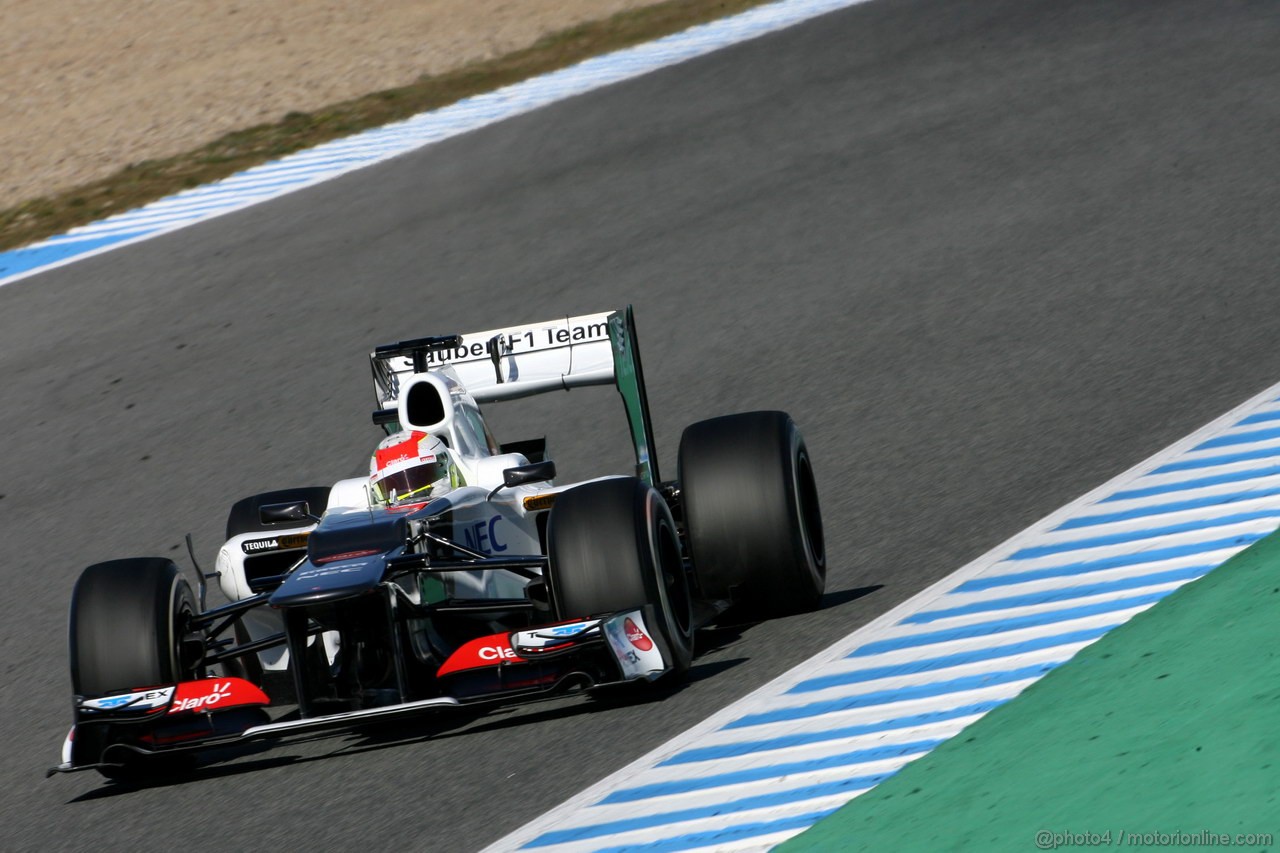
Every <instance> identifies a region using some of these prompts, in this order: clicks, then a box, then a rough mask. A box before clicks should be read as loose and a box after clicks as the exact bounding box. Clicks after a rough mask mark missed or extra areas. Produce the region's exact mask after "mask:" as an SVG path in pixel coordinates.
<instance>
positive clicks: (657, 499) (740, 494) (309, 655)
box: [51, 308, 826, 779]
mask: <svg viewBox="0 0 1280 853" xmlns="http://www.w3.org/2000/svg"><path fill="white" fill-rule="evenodd" d="M370 362H371V365H372V368H373V380H374V389H375V392H376V395H377V410H376V411H375V412H374V414H373V421H374V423H375V424H377V425H379V426H381V427H382V428H383V430H384V431H385V432H386V433H387V436H388V437H387V438H385V439H384V440H383V441H382V443H381V444H380V445H379V447H378V449H377V451H375V453H374V456H373V459H372V461H371V465H370V476H369V477H367V478H365V477H359V478H354V479H347V480H341V481H339V482H337V483H336V484H335V485H333V486H332V487H328V488H302V489H287V490H283V491H276V492H268V493H265V494H260V495H255V496H252V497H249V498H246V499H244V500H242V501H239V502H238V503H236V504H235V505H234V506H233V507H232V509H231V513H230V517H229V518H228V521H227V539H226V543H225V544H224V545H223V546H222V548H221V550H220V553H219V555H218V559H217V566H216V570H215V571H213V572H211V573H208V574H206V573H204V572H203V571H202V570H201V569H200V568H199V566H198V565H197V567H196V578H197V585H196V588H197V592H193V591H192V588H191V586H190V584H189V583H188V582H187V581H186V580H185V579H184V577H183V576H182V574H181V573H180V572H179V570H178V567H177V566H176V565H175V564H174V563H173V562H171V561H170V560H167V559H162V558H134V559H123V560H113V561H110V562H105V563H98V564H95V565H92V566H89V567H88V568H87V569H85V570H84V572H83V574H82V575H81V576H80V578H79V580H78V581H77V583H76V586H75V589H74V592H73V595H72V601H71V614H70V664H71V682H72V688H73V692H74V700H73V712H74V725H73V727H72V729H71V733H70V734H69V735H68V737H67V740H66V742H65V744H64V747H63V755H62V763H61V764H60V765H59V766H57V767H56V768H54V770H55V771H62V772H70V771H76V770H84V769H90V768H92V769H96V770H98V771H100V772H101V773H102V774H103V775H105V776H107V777H109V778H113V779H136V778H145V777H146V776H147V775H148V774H149V773H150V772H151V771H152V770H154V769H155V768H156V767H157V766H163V765H165V764H166V762H177V763H178V764H181V763H182V760H183V759H186V760H187V761H190V759H192V758H194V757H195V755H196V754H197V753H198V752H199V751H200V750H209V749H210V748H213V747H220V746H225V745H227V744H233V743H241V742H245V741H250V740H259V739H271V738H283V737H287V736H290V735H293V734H297V733H303V732H313V731H316V730H322V729H343V728H353V727H356V726H359V725H361V724H363V723H367V722H369V721H376V720H382V719H385V718H388V717H398V716H402V715H411V714H418V713H423V712H426V711H430V710H447V709H450V708H458V707H460V706H472V705H484V704H487V703H510V702H520V701H528V700H531V699H535V698H540V697H548V696H556V695H560V694H564V693H568V692H573V691H597V690H599V689H601V688H608V689H610V690H611V692H615V693H616V692H617V690H616V689H614V688H615V686H616V685H623V684H634V685H635V686H636V689H643V687H644V686H645V685H648V684H651V683H653V682H655V681H659V680H663V681H671V680H676V679H679V678H680V676H681V675H682V674H683V673H684V672H685V671H686V670H687V669H688V668H689V666H690V661H691V659H692V657H693V649H694V633H695V631H696V630H697V629H698V628H700V627H702V626H705V625H707V624H709V623H711V622H712V621H714V620H716V619H717V618H719V617H720V616H721V614H722V613H724V612H725V611H726V610H729V609H732V610H734V611H735V612H736V614H737V615H736V617H735V618H740V619H764V618H769V617H773V616H780V615H785V614H791V613H798V612H802V611H805V610H808V609H812V608H814V607H816V606H817V604H818V602H819V598H820V596H821V594H822V591H823V587H824V583H825V572H826V567H825V554H824V545H823V531H822V519H821V515H820V511H819V507H818V494H817V489H816V487H815V485H814V477H813V470H812V466H811V463H810V460H809V453H808V451H807V449H806V447H805V442H804V439H803V438H802V437H801V434H800V431H799V430H798V429H797V428H796V425H795V424H794V423H793V421H792V420H791V418H790V417H789V416H787V415H786V414H785V413H783V412H748V413H743V414H735V415H728V416H725V417H719V418H714V419H711V420H707V421H702V422H700V423H696V424H693V425H692V426H690V427H688V428H686V429H685V430H684V433H683V435H682V437H681V440H680V448H679V457H678V466H679V470H678V475H677V477H676V478H675V479H674V480H663V479H661V478H660V476H659V474H658V463H657V456H656V454H655V452H654V447H653V435H652V427H651V425H650V418H649V408H648V402H647V399H646V394H645V384H644V376H643V373H642V371H641V364H640V354H639V351H638V348H637V342H636V334H635V326H634V321H633V318H632V314H631V309H630V308H627V309H626V310H624V311H615V312H609V313H602V314H594V315H588V316H581V317H572V318H567V319H563V320H559V321H555V322H548V323H536V324H532V325H526V326H519V327H515V328H509V329H500V330H494V331H487V332H479V333H474V334H465V335H449V336H443V337H428V338H420V339H416V340H410V341H403V342H400V343H395V344H389V345H386V346H379V347H377V348H376V349H375V350H374V351H373V353H371V355H370ZM608 384H612V385H614V386H615V388H616V389H617V391H618V392H619V394H620V396H621V398H622V402H623V407H624V409H625V411H626V417H627V422H628V424H629V427H630V433H631V438H632V441H633V443H634V450H635V460H636V465H635V471H634V474H633V475H632V476H610V477H602V478H599V479H593V480H588V481H586V482H581V483H575V484H570V485H553V482H552V480H553V477H554V476H555V464H554V462H553V461H551V460H550V459H547V458H546V443H545V440H544V439H535V440H528V441H518V442H514V443H510V444H500V443H499V442H498V441H497V440H495V439H494V437H493V435H492V433H491V432H490V430H489V428H488V426H487V425H486V423H485V420H484V417H483V415H482V414H481V411H480V408H479V404H481V403H489V402H495V401H501V400H512V399H517V398H521V397H526V396H529V395H533V394H540V393H543V392H547V391H552V390H556V389H569V388H575V387H579V386H586V385H608ZM188 545H190V538H188ZM192 561H193V562H195V556H194V551H193V553H192ZM213 578H216V579H217V581H218V583H219V585H220V587H221V589H222V592H223V593H224V594H225V596H226V598H227V600H228V602H229V603H227V604H224V605H221V606H215V607H206V604H205V598H206V594H205V593H206V581H207V579H213ZM51 772H52V771H51Z"/></svg>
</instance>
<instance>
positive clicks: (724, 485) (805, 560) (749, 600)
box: [679, 412, 827, 619]
mask: <svg viewBox="0 0 1280 853" xmlns="http://www.w3.org/2000/svg"><path fill="white" fill-rule="evenodd" d="M679 477H680V490H681V497H682V501H683V506H684V522H685V530H686V533H687V534H688V544H689V549H690V551H691V554H692V557H693V566H694V570H695V574H696V577H697V579H698V584H699V587H700V589H701V591H702V594H703V595H704V596H706V597H707V598H713V599H716V598H718V599H732V600H733V602H734V604H735V610H736V611H737V614H738V615H739V616H745V617H747V618H761V619H766V618H771V617H775V616H786V615H790V614H793V613H802V612H805V611H808V610H812V609H814V608H815V607H817V606H818V603H819V601H820V600H821V598H822V592H823V590H824V589H825V587H826V575H827V563H826V546H825V541H824V537H823V532H822V512H821V509H820V507H819V505H818V489H817V486H816V485H815V483H814V479H813V466H812V464H811V462H810V460H809V451H808V449H807V448H806V447H805V443H804V437H803V436H802V435H801V434H800V430H799V429H798V428H797V427H796V425H795V422H794V421H792V420H791V417H790V416H789V415H787V414H786V413H785V412H744V413H742V414H737V415H727V416H725V417H720V418H712V419H711V420H706V421H700V422H699V423H696V424H693V425H691V426H689V427H688V428H687V429H685V431H684V434H683V435H682V436H681V438H680V457H679Z"/></svg>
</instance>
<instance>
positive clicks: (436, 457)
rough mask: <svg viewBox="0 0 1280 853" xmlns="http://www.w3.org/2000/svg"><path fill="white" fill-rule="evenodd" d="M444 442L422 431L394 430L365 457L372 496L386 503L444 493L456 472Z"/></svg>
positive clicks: (421, 500)
mask: <svg viewBox="0 0 1280 853" xmlns="http://www.w3.org/2000/svg"><path fill="white" fill-rule="evenodd" d="M453 471H454V468H453V465H452V463H451V462H450V461H449V449H448V448H447V447H446V446H445V443H444V442H443V441H441V440H440V439H439V438H436V437H435V436H433V435H428V434H427V433H425V432H418V431H417V430H414V431H412V432H398V433H396V434H395V435H391V436H388V437H387V438H384V439H383V440H382V443H381V444H379V445H378V449H377V450H375V451H374V452H373V457H372V458H371V459H370V460H369V487H370V489H371V491H372V492H373V497H374V500H376V501H378V502H379V503H384V504H387V505H388V506H404V505H405V504H413V503H425V502H426V501H428V500H430V499H431V498H437V497H439V496H440V495H443V494H446V493H448V492H449V491H450V490H451V489H452V488H453V486H454V485H455V480H456V476H455V475H454V473H453Z"/></svg>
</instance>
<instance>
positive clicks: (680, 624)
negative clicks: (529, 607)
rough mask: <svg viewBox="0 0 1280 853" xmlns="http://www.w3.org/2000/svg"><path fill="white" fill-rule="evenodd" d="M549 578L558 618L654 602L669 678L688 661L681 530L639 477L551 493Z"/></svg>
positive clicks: (689, 629)
mask: <svg viewBox="0 0 1280 853" xmlns="http://www.w3.org/2000/svg"><path fill="white" fill-rule="evenodd" d="M547 556H548V567H547V581H548V586H549V587H550V592H551V600H552V602H553V605H554V607H555V612H556V614H557V616H558V617H559V618H560V619H564V620H569V619H580V618H586V617H589V616H596V615H601V614H605V613H614V612H618V611H623V610H631V609H637V610H638V609H640V608H643V607H644V606H645V605H652V608H653V610H652V612H653V613H654V614H655V616H656V618H657V620H658V623H659V624H656V625H650V626H649V629H650V630H651V631H655V632H658V633H660V634H661V635H662V639H663V641H664V643H665V645H666V647H667V648H668V650H669V651H670V652H671V657H672V660H671V664H672V670H671V673H670V674H671V675H675V676H676V677H679V676H680V675H682V674H683V673H684V672H685V671H687V670H688V669H689V666H690V663H691V662H692V659H693V608H692V601H691V599H690V597H689V586H688V579H687V578H686V576H685V571H684V566H683V562H682V560H681V557H680V540H679V533H678V531H677V529H676V526H675V521H674V520H673V519H672V517H671V510H670V509H669V508H668V507H667V504H666V501H664V500H663V499H662V497H661V495H659V494H658V492H657V491H655V490H654V489H652V488H650V487H649V486H647V485H646V484H645V483H643V482H642V481H640V480H637V479H635V478H631V477H619V478H615V479H609V480H599V481H596V482H593V483H585V484H583V485H581V486H578V487H576V488H573V489H570V490H569V491H567V492H564V493H562V494H560V495H559V496H558V497H557V498H556V504H555V508H554V509H553V510H552V513H551V518H550V520H549V522H548V525H547Z"/></svg>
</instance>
